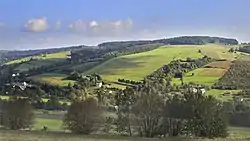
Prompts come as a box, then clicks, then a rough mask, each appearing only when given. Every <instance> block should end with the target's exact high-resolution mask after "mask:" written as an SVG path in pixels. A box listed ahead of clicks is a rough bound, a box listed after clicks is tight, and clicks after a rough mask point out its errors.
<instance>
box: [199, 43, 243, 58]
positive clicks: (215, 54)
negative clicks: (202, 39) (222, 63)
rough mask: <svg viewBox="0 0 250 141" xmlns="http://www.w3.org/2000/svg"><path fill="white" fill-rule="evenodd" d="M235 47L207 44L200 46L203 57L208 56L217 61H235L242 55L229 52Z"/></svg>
mask: <svg viewBox="0 0 250 141" xmlns="http://www.w3.org/2000/svg"><path fill="white" fill-rule="evenodd" d="M231 47H233V46H223V45H218V44H207V45H200V46H198V48H199V49H200V50H201V53H202V54H203V55H207V56H209V57H212V58H215V59H227V60H234V59H235V57H237V56H239V55H241V54H240V53H229V52H228V50H229V49H230V48H231Z"/></svg>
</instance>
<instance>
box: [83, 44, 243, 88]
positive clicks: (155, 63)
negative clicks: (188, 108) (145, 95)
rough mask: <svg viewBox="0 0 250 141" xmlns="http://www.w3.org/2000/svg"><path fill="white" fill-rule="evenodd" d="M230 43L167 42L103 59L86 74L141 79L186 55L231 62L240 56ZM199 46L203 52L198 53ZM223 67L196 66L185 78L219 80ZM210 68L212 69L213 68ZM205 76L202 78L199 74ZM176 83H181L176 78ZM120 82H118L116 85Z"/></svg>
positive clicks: (110, 79)
mask: <svg viewBox="0 0 250 141" xmlns="http://www.w3.org/2000/svg"><path fill="white" fill-rule="evenodd" d="M229 48H230V46H223V45H215V44H208V45H198V46H197V45H171V46H164V47H161V48H158V49H155V50H152V51H149V52H143V53H138V54H132V55H126V56H121V57H117V58H113V59H111V60H109V61H107V62H104V63H102V64H100V65H98V66H96V67H94V68H92V69H90V70H88V71H86V72H85V74H88V73H93V72H96V73H98V74H100V75H101V76H102V77H103V78H104V80H107V81H110V82H116V81H117V80H118V78H123V79H131V80H141V79H143V78H144V77H145V76H147V75H149V74H150V73H152V72H153V71H155V70H157V69H158V68H160V67H161V66H162V65H164V64H168V63H170V62H171V61H172V60H174V59H186V58H187V57H191V58H199V57H202V56H203V55H207V56H209V57H213V58H216V59H227V61H225V62H223V61H222V62H223V63H222V62H220V63H221V64H211V65H217V66H220V65H223V66H227V67H228V66H230V62H231V61H232V60H234V59H235V56H238V55H239V54H237V53H229V52H228V49H229ZM199 50H200V51H201V53H199ZM224 69H227V68H222V69H219V68H218V69H217V68H214V69H197V70H194V72H191V73H195V74H196V75H195V76H193V77H190V78H189V77H188V75H189V74H187V77H186V78H185V81H186V82H192V81H194V82H201V83H204V84H209V85H211V84H212V83H213V82H214V81H216V80H218V78H219V77H221V75H223V73H224V72H225V70H224ZM210 71H211V72H210ZM201 77H202V79H201V80H200V78H201ZM175 83H179V82H178V81H177V80H176V82H175ZM116 86H117V85H116Z"/></svg>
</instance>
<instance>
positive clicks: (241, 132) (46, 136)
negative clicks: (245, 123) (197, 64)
mask: <svg viewBox="0 0 250 141" xmlns="http://www.w3.org/2000/svg"><path fill="white" fill-rule="evenodd" d="M229 130H230V137H228V138H225V139H190V138H181V137H177V138H165V139H158V138H139V137H122V136H113V135H88V136H86V135H74V134H69V133H63V132H41V131H8V130H0V140H1V141H72V140H73V141H117V140H119V141H154V140H166V141H199V140H200V141H238V140H242V141H247V140H249V139H250V138H249V137H250V136H249V132H250V129H249V128H239V127H231V128H230V129H229Z"/></svg>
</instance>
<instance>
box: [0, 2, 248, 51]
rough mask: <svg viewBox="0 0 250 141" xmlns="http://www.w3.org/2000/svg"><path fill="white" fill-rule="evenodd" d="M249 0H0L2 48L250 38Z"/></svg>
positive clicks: (0, 42)
mask: <svg viewBox="0 0 250 141" xmlns="http://www.w3.org/2000/svg"><path fill="white" fill-rule="evenodd" d="M249 5H250V1H249V0H106V1H104V0H1V1H0V49H35V48H47V47H59V46H69V45H75V44H87V45H95V44H98V43H100V42H103V41H111V40H136V39H152V38H162V37H172V36H182V35H210V36H225V37H234V38H237V39H238V40H240V41H250V40H249V39H250V27H249V25H250V18H249V16H248V13H250V10H248V9H249V8H248V6H249Z"/></svg>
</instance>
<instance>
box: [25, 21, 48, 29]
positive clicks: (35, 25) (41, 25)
mask: <svg viewBox="0 0 250 141" xmlns="http://www.w3.org/2000/svg"><path fill="white" fill-rule="evenodd" d="M24 27H25V29H26V30H28V31H31V32H43V31H46V30H47V29H48V27H49V25H48V23H47V19H46V18H38V19H30V20H29V21H27V23H26V24H25V25H24Z"/></svg>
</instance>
